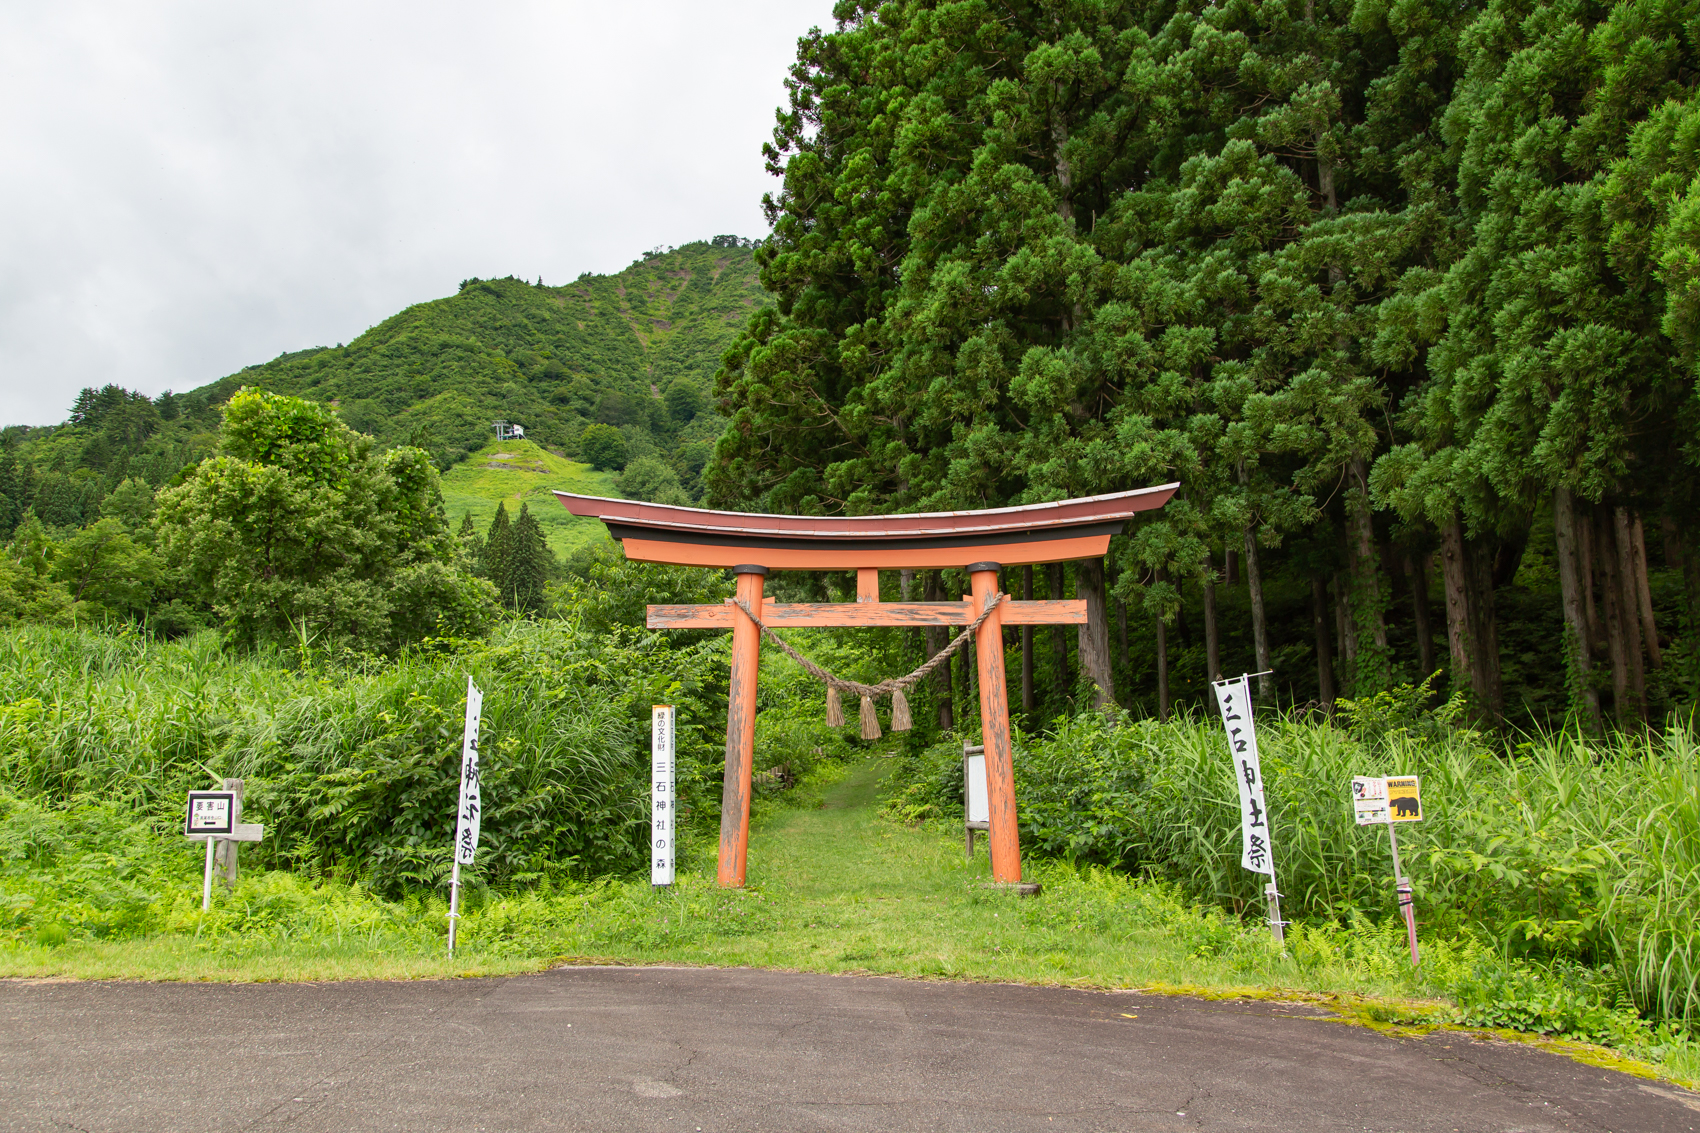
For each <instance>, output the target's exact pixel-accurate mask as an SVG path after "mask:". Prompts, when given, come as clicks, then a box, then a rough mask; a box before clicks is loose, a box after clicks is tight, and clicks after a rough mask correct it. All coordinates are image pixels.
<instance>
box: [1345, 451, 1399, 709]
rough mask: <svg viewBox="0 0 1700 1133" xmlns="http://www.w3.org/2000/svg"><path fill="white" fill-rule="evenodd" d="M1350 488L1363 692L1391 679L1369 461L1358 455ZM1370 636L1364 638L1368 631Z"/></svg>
mask: <svg viewBox="0 0 1700 1133" xmlns="http://www.w3.org/2000/svg"><path fill="white" fill-rule="evenodd" d="M1347 471H1348V479H1349V481H1350V485H1351V486H1350V488H1349V489H1348V490H1347V493H1346V515H1347V520H1348V522H1349V523H1350V525H1351V530H1350V533H1349V534H1348V535H1347V541H1348V544H1349V545H1350V548H1351V554H1350V555H1348V556H1347V560H1348V562H1349V563H1350V564H1351V569H1352V576H1353V577H1352V582H1353V586H1352V620H1353V622H1354V623H1356V627H1357V632H1358V634H1359V637H1360V640H1359V642H1358V648H1357V658H1356V660H1357V664H1356V666H1355V669H1356V672H1355V673H1354V674H1353V676H1354V680H1353V682H1352V684H1353V692H1354V694H1355V695H1357V696H1363V695H1364V694H1365V693H1367V692H1380V691H1381V690H1383V689H1385V688H1387V687H1388V685H1389V684H1390V683H1391V681H1390V680H1389V675H1390V674H1389V671H1388V656H1387V618H1386V615H1385V613H1384V612H1383V609H1382V598H1381V572H1380V570H1379V563H1378V562H1377V560H1376V554H1375V519H1374V517H1373V516H1372V515H1371V514H1370V508H1369V464H1368V462H1367V461H1365V460H1364V459H1363V458H1362V457H1354V458H1353V459H1352V461H1351V462H1350V464H1349V465H1348V468H1347ZM1366 632H1367V633H1368V636H1369V640H1368V641H1363V640H1361V638H1362V636H1363V635H1364V634H1365V633H1366Z"/></svg>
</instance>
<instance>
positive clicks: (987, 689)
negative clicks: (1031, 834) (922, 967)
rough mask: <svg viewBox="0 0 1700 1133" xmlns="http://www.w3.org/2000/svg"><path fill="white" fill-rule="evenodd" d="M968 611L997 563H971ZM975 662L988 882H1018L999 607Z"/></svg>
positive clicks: (990, 586)
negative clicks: (983, 757) (982, 748)
mask: <svg viewBox="0 0 1700 1133" xmlns="http://www.w3.org/2000/svg"><path fill="white" fill-rule="evenodd" d="M968 569H969V571H970V575H969V577H970V578H971V579H972V581H973V592H974V612H975V615H976V616H978V614H979V611H981V610H983V609H985V604H986V599H987V598H989V597H991V596H992V595H993V594H996V593H997V592H998V570H999V567H998V564H997V563H973V564H971V565H970V566H969V568H968ZM974 649H975V652H976V654H977V655H978V657H979V661H980V737H981V742H982V743H983V744H984V745H985V748H986V819H987V825H988V826H989V827H990V829H989V830H988V831H987V835H986V844H987V845H988V846H989V847H990V849H991V854H992V880H994V881H1003V882H1010V883H1013V882H1017V881H1020V880H1021V835H1020V831H1019V830H1018V829H1017V828H1016V825H1015V760H1014V756H1013V754H1012V753H1011V750H1010V743H1009V690H1008V689H1007V688H1005V687H1004V675H1003V609H1002V608H1001V607H1000V608H998V609H996V610H993V611H992V614H991V616H990V617H988V618H987V619H986V620H985V621H984V622H983V623H982V624H981V626H980V629H979V633H978V634H977V635H976V638H975V641H974Z"/></svg>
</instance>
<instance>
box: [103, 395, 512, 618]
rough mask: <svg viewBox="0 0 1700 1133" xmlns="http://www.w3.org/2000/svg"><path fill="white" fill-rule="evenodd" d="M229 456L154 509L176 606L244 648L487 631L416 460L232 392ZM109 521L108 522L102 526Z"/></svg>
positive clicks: (323, 415)
mask: <svg viewBox="0 0 1700 1133" xmlns="http://www.w3.org/2000/svg"><path fill="white" fill-rule="evenodd" d="M229 414H230V416H231V418H232V421H233V422H234V427H233V429H232V431H231V435H230V437H229V439H228V451H227V452H226V453H225V454H224V455H221V456H218V457H215V458H213V459H210V460H207V461H204V462H202V463H201V464H200V465H198V466H197V467H196V469H195V471H194V473H193V475H191V476H190V477H189V478H188V479H187V480H186V481H185V482H184V483H183V484H181V485H180V486H178V487H175V488H171V489H168V490H167V491H165V492H163V493H161V494H160V498H159V513H158V525H159V546H160V551H161V554H162V555H163V556H164V558H165V560H166V564H167V567H168V569H169V570H171V571H173V572H174V578H175V579H176V581H177V582H178V583H179V584H180V588H181V591H182V592H183V593H184V594H185V596H187V597H190V598H192V599H194V600H197V601H199V602H202V603H204V604H206V605H208V606H210V607H212V608H213V609H214V610H216V611H217V612H218V613H219V615H220V617H221V618H222V619H223V620H224V622H225V624H226V626H227V627H228V630H229V633H230V635H231V638H232V640H234V641H236V642H238V643H241V644H244V645H256V644H264V643H273V644H279V643H285V642H290V641H296V640H300V639H303V638H308V639H313V640H321V641H323V642H324V643H327V644H328V643H336V644H346V645H350V646H353V647H355V648H362V649H379V650H382V649H395V648H397V647H399V646H401V645H403V644H405V643H407V642H409V641H414V640H418V639H419V638H420V637H422V636H424V635H426V634H428V633H450V634H465V633H476V632H479V631H481V630H482V629H483V628H484V627H485V626H487V625H488V624H489V620H490V616H491V602H492V599H493V597H494V595H493V593H492V592H491V590H490V589H489V587H488V586H487V585H485V584H482V583H480V582H478V581H477V580H475V579H473V578H471V577H470V576H469V575H468V574H467V573H466V572H465V571H464V570H463V569H462V567H461V565H460V560H459V557H458V555H457V553H456V548H455V544H454V542H453V540H452V539H451V538H450V537H449V533H448V523H447V520H446V519H445V517H444V514H443V508H442V499H441V495H440V493H439V491H438V488H437V477H436V470H435V469H434V468H433V467H432V466H431V465H430V463H429V461H427V460H426V459H425V458H424V454H423V453H420V452H418V450H406V449H402V450H392V451H390V452H388V453H385V454H381V455H380V454H378V453H376V452H374V450H373V445H372V441H371V438H369V437H364V436H361V435H359V434H357V433H354V432H353V431H352V430H350V429H349V428H348V427H347V426H345V425H343V424H342V423H341V421H339V420H338V419H337V418H336V417H335V415H334V414H330V413H328V412H326V411H324V410H323V409H322V408H320V407H316V406H309V404H308V403H305V402H300V401H298V400H297V399H293V398H283V397H279V396H277V395H273V394H267V393H264V392H261V391H249V390H243V391H239V392H238V393H237V394H236V395H235V396H234V397H232V398H231V401H230V407H229ZM103 522H106V521H103Z"/></svg>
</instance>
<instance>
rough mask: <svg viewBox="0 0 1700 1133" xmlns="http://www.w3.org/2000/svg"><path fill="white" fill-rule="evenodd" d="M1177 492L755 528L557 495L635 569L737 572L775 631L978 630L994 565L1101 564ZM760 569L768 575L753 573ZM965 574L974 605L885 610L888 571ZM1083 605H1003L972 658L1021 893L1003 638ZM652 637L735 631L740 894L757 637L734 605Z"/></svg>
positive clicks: (698, 612) (691, 611)
mask: <svg viewBox="0 0 1700 1133" xmlns="http://www.w3.org/2000/svg"><path fill="white" fill-rule="evenodd" d="M1179 486H1180V485H1178V484H1164V485H1162V486H1161V487H1156V488H1142V489H1139V490H1137V491H1132V492H1116V493H1114V494H1112V495H1106V496H1089V497H1086V498H1084V499H1078V500H1062V501H1060V502H1057V503H1047V504H1030V505H1028V506H1025V507H1013V508H992V509H988V510H984V511H956V512H933V513H929V514H923V515H884V516H851V517H838V518H825V517H820V516H798V515H752V514H746V513H742V512H724V511H705V510H703V509H701V508H687V507H674V506H671V505H668V504H650V503H644V502H642V501H641V500H609V499H601V498H598V497H595V496H576V495H572V494H570V493H568V492H556V493H555V496H556V497H557V498H558V499H559V500H560V501H561V503H562V504H563V505H565V507H566V508H567V510H568V511H570V512H572V513H573V514H574V515H580V516H594V517H595V518H597V519H600V520H601V521H602V522H603V523H605V524H607V525H608V533H609V534H610V535H612V536H613V537H614V538H615V539H618V540H619V541H620V542H621V544H622V545H623V547H624V549H625V553H626V558H628V559H631V560H633V561H636V562H652V563H673V564H677V565H680V566H700V567H713V568H718V569H722V570H724V569H728V568H729V569H731V571H732V573H733V574H734V575H736V576H737V580H738V591H737V593H738V598H739V599H740V600H742V602H743V603H745V604H746V605H748V607H749V608H750V609H751V610H753V611H754V612H755V614H756V616H757V617H759V618H760V619H761V620H762V622H763V623H764V624H766V625H768V626H770V627H783V626H847V627H848V626H906V627H918V626H928V625H934V626H962V627H967V626H969V625H972V624H973V623H974V621H975V619H976V618H978V616H979V614H980V612H981V611H982V610H984V609H985V608H986V607H985V603H986V601H987V599H989V598H990V597H992V596H993V595H995V594H997V592H998V571H999V569H1000V565H999V563H998V562H994V561H991V560H992V558H993V556H994V555H996V556H997V557H998V558H999V559H1000V560H1001V561H1002V562H1005V563H1018V564H1021V563H1054V562H1065V561H1067V560H1069V559H1084V558H1092V557H1097V556H1101V555H1103V554H1104V552H1105V551H1106V550H1107V549H1108V547H1109V543H1110V536H1111V535H1113V534H1115V533H1117V532H1119V531H1121V530H1122V529H1123V528H1124V527H1125V526H1126V524H1127V521H1128V519H1129V518H1131V517H1132V516H1133V515H1134V514H1135V513H1136V512H1141V511H1150V510H1152V509H1154V508H1160V507H1162V506H1163V505H1164V504H1166V503H1168V502H1169V497H1171V496H1172V495H1174V493H1175V489H1176V488H1178V487H1179ZM752 564H760V565H752ZM940 568H944V569H955V570H962V569H966V570H967V571H968V574H969V577H970V579H971V589H972V594H971V595H970V596H969V601H964V602H881V601H880V600H879V571H880V570H882V569H883V570H903V569H911V570H913V569H923V570H924V569H940ZM770 569H771V570H830V571H842V570H855V571H856V572H857V580H856V583H857V584H856V595H857V600H856V601H855V602H853V603H830V602H829V603H794V604H790V605H773V604H770V603H768V602H767V601H766V599H765V597H764V595H763V590H764V587H765V580H766V576H767V572H768V571H769V570H770ZM1085 621H1086V603H1085V602H1084V601H1081V600H1079V599H1073V600H1066V601H1065V600H1060V599H1057V598H1055V596H1053V597H1052V598H1051V599H1050V600H1047V601H1042V602H1033V601H1020V602H1017V601H1013V600H1010V599H1008V598H1005V599H1004V600H1003V601H1001V602H1000V603H998V605H997V606H996V607H994V608H993V609H992V611H991V612H990V613H988V614H987V616H986V620H985V621H984V622H983V623H981V626H980V631H979V635H978V638H977V640H976V642H975V652H976V656H977V659H978V662H979V675H980V734H981V737H982V739H983V741H984V744H985V751H986V795H987V800H986V801H987V803H988V811H989V813H988V814H987V818H988V822H987V826H988V827H989V828H990V829H989V830H988V831H987V833H988V835H989V837H988V838H987V841H988V842H989V843H990V845H991V855H992V877H993V878H995V879H996V880H998V881H1000V882H1010V883H1013V882H1018V881H1020V880H1021V841H1020V834H1019V827H1018V826H1017V824H1016V812H1015V765H1014V760H1013V757H1012V754H1011V751H1010V738H1009V692H1008V689H1007V688H1006V687H1005V683H1004V668H1003V627H1004V626H1006V625H1068V624H1072V625H1078V624H1081V623H1083V622H1085ZM648 625H649V628H651V629H730V630H731V631H732V671H731V678H730V687H729V689H728V691H727V703H726V779H725V784H724V786H723V788H722V791H721V796H720V801H721V810H720V864H719V871H718V877H719V881H720V884H721V885H725V886H741V885H743V884H744V875H745V867H746V866H747V864H748V861H749V840H750V769H751V767H750V765H751V761H752V759H753V757H754V754H755V724H756V671H757V669H758V668H759V667H760V663H761V629H760V627H759V626H757V625H756V623H755V622H754V621H753V620H752V619H751V618H750V616H749V615H748V614H746V613H744V611H743V610H742V609H740V608H739V607H738V606H737V605H735V604H733V603H732V602H727V603H725V604H724V605H719V606H650V607H649V617H648Z"/></svg>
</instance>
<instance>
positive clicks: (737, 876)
mask: <svg viewBox="0 0 1700 1133" xmlns="http://www.w3.org/2000/svg"><path fill="white" fill-rule="evenodd" d="M732 570H733V573H734V574H736V575H737V576H738V597H739V598H741V599H742V600H743V601H745V602H747V603H749V606H750V609H752V610H754V611H756V613H758V614H759V613H761V609H762V598H763V594H762V591H763V589H764V583H765V582H766V581H767V578H766V576H767V570H766V569H765V568H763V567H759V566H737V567H733V568H732ZM732 609H733V610H735V611H736V620H735V621H734V622H733V623H732V676H731V681H730V689H729V691H728V695H727V697H726V779H725V785H724V786H723V787H722V788H721V793H720V869H719V875H718V879H719V882H720V884H721V885H722V886H730V887H741V886H742V885H743V884H744V867H745V865H746V864H747V862H748V861H749V856H750V764H751V762H752V761H753V760H754V759H755V747H756V673H757V672H758V671H759V670H760V668H761V630H760V629H759V628H758V627H757V626H756V623H755V622H753V621H751V620H750V618H749V615H748V614H746V613H744V612H743V611H742V610H739V609H738V608H737V607H736V606H734V607H732Z"/></svg>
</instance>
